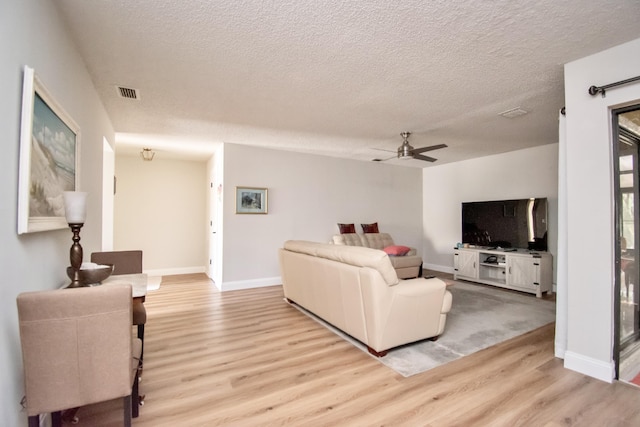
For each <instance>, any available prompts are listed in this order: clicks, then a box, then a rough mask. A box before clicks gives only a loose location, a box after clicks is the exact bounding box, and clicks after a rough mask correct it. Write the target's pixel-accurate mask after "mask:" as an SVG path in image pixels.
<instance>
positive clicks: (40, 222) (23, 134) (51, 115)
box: [18, 66, 80, 234]
mask: <svg viewBox="0 0 640 427" xmlns="http://www.w3.org/2000/svg"><path fill="white" fill-rule="evenodd" d="M79 145H80V127H79V126H78V125H77V123H76V122H75V121H74V120H73V119H72V118H71V116H69V114H67V112H66V111H65V110H64V108H62V106H61V105H60V104H59V103H58V102H56V100H55V99H54V98H53V97H52V96H51V94H50V93H49V91H48V90H47V89H46V88H45V86H44V85H43V84H42V82H41V81H40V79H39V78H38V76H37V75H36V73H35V71H34V70H33V68H30V67H28V66H25V68H24V80H23V86H22V117H21V124H20V163H19V172H18V174H19V176H18V234H23V233H33V232H38V231H46V230H56V229H62V228H67V227H68V224H67V222H66V220H65V214H64V201H63V196H62V193H63V192H64V191H75V190H76V189H77V188H78V182H79V174H78V172H79V171H78V165H79V158H78V153H79Z"/></svg>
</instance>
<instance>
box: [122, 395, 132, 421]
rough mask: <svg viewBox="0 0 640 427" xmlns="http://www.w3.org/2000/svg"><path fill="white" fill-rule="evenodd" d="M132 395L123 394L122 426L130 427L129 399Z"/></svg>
mask: <svg viewBox="0 0 640 427" xmlns="http://www.w3.org/2000/svg"><path fill="white" fill-rule="evenodd" d="M132 397H133V395H131V394H130V395H129V396H125V397H123V399H124V426H125V427H131V410H132V408H131V399H132Z"/></svg>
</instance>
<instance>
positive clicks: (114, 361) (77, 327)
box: [17, 285, 142, 427]
mask: <svg viewBox="0 0 640 427" xmlns="http://www.w3.org/2000/svg"><path fill="white" fill-rule="evenodd" d="M131 298H132V291H131V286H128V285H114V286H97V287H85V288H74V289H57V290H53V291H39V292H25V293H21V294H20V295H18V297H17V305H18V318H19V327H20V342H21V346H22V360H23V366H24V385H25V397H26V399H25V400H26V410H27V415H28V417H29V426H30V427H31V426H33V427H36V426H38V425H39V414H44V413H51V414H52V421H53V425H54V427H55V426H60V425H61V413H62V411H63V410H66V409H71V408H78V407H81V406H84V405H89V404H92V403H97V402H102V401H107V400H112V399H116V398H123V401H124V414H123V416H124V425H126V426H130V425H131V418H132V412H133V416H134V417H135V416H137V411H138V402H137V395H138V391H137V386H138V370H139V368H140V352H141V350H142V343H141V342H140V340H139V339H137V338H135V337H132V333H131V316H132V314H131Z"/></svg>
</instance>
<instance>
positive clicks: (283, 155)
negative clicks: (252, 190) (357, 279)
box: [220, 144, 422, 289]
mask: <svg viewBox="0 0 640 427" xmlns="http://www.w3.org/2000/svg"><path fill="white" fill-rule="evenodd" d="M421 175H422V172H421V170H420V169H415V168H403V167H398V166H391V165H385V164H383V163H374V162H370V163H369V162H361V161H355V160H345V159H337V158H332V157H322V156H313V155H308V154H300V153H293V152H286V151H275V150H268V149H261V148H255V147H248V146H242V145H233V144H225V147H224V195H223V204H224V207H223V210H224V235H223V251H224V257H223V259H224V268H223V281H222V282H223V283H222V284H220V286H221V287H222V289H234V288H242V287H248V286H260V285H270V284H279V283H280V271H279V266H278V252H277V250H278V248H280V247H282V244H283V242H284V241H285V240H289V239H298V240H312V241H319V242H329V241H330V239H331V236H332V235H333V234H337V233H338V228H337V225H336V224H337V223H339V222H340V223H352V222H353V223H355V224H356V227H358V229H360V224H361V223H371V222H378V225H379V227H380V231H382V232H388V233H391V235H392V236H393V237H394V239H395V241H396V243H398V244H404V245H407V246H414V247H417V248H420V247H421V246H422V201H421V200H422V181H421ZM236 186H248V187H267V188H268V189H269V213H268V214H267V215H236V214H235V187H236ZM360 230H361V229H360ZM420 255H421V254H420Z"/></svg>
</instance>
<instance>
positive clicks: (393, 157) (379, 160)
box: [372, 150, 397, 162]
mask: <svg viewBox="0 0 640 427" xmlns="http://www.w3.org/2000/svg"><path fill="white" fill-rule="evenodd" d="M385 151H386V150H385ZM396 157H397V156H391V157H387V158H384V159H373V160H372V161H373V162H386V161H387V160H391V159H395V158H396Z"/></svg>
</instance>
